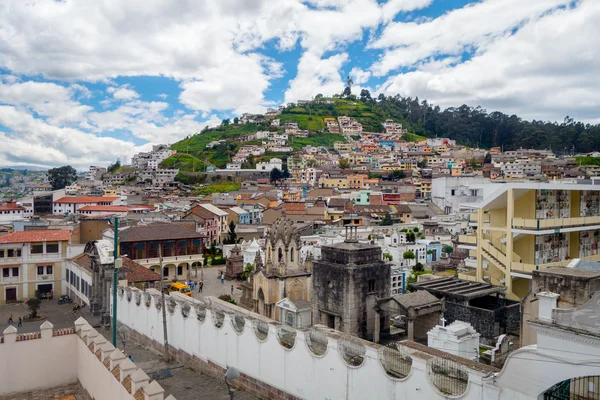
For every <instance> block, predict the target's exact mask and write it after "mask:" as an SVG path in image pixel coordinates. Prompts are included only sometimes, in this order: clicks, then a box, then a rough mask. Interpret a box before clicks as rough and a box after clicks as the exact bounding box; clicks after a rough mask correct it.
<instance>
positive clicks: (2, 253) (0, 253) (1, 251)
mask: <svg viewBox="0 0 600 400" xmlns="http://www.w3.org/2000/svg"><path fill="white" fill-rule="evenodd" d="M8 257H10V256H8ZM0 258H4V249H0Z"/></svg>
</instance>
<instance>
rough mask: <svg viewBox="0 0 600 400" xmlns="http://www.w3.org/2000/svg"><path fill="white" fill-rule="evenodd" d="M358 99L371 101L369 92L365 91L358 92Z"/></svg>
mask: <svg viewBox="0 0 600 400" xmlns="http://www.w3.org/2000/svg"><path fill="white" fill-rule="evenodd" d="M360 99H361V100H362V101H367V100H371V92H369V91H368V90H367V89H363V90H361V91H360Z"/></svg>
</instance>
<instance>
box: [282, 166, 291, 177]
mask: <svg viewBox="0 0 600 400" xmlns="http://www.w3.org/2000/svg"><path fill="white" fill-rule="evenodd" d="M289 177H290V171H289V170H288V167H287V165H284V166H283V168H282V170H281V179H284V180H285V179H288V178H289Z"/></svg>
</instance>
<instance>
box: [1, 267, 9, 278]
mask: <svg viewBox="0 0 600 400" xmlns="http://www.w3.org/2000/svg"><path fill="white" fill-rule="evenodd" d="M2 276H3V277H5V278H8V277H9V276H10V268H2Z"/></svg>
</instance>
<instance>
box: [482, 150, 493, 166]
mask: <svg viewBox="0 0 600 400" xmlns="http://www.w3.org/2000/svg"><path fill="white" fill-rule="evenodd" d="M483 163H484V164H491V163H492V154H491V153H490V152H489V151H488V152H487V153H485V157H484V158H483Z"/></svg>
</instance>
